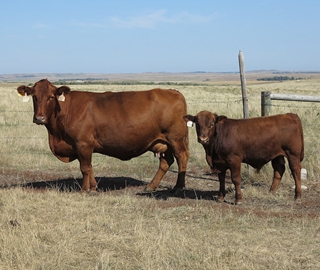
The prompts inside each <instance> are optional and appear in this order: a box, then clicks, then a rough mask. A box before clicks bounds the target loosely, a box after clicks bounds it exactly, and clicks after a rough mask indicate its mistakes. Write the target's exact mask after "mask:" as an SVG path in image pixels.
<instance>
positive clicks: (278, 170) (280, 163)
mask: <svg viewBox="0 0 320 270" xmlns="http://www.w3.org/2000/svg"><path fill="white" fill-rule="evenodd" d="M271 164H272V167H273V181H272V185H271V187H270V192H271V193H276V191H277V189H278V187H279V184H280V181H281V178H282V176H283V174H284V171H285V170H286V167H285V160H284V157H283V156H278V157H276V158H274V159H273V160H272V161H271Z"/></svg>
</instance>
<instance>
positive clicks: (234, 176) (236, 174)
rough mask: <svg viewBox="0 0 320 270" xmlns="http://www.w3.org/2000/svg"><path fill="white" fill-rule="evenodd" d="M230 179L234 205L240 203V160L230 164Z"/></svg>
mask: <svg viewBox="0 0 320 270" xmlns="http://www.w3.org/2000/svg"><path fill="white" fill-rule="evenodd" d="M230 171H231V180H232V183H233V184H234V187H235V205H240V204H242V191H241V162H240V163H239V164H234V165H232V166H230Z"/></svg>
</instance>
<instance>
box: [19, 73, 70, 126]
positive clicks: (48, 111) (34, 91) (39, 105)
mask: <svg viewBox="0 0 320 270" xmlns="http://www.w3.org/2000/svg"><path fill="white" fill-rule="evenodd" d="M17 91H18V93H19V94H20V95H22V96H24V95H28V96H29V95H31V96H32V99H33V109H34V115H33V122H34V123H36V124H38V125H39V124H47V123H48V120H49V118H50V116H51V115H52V114H53V113H54V112H55V111H57V110H58V109H59V103H58V97H60V96H61V95H65V94H68V93H69V92H70V88H69V87H67V86H61V87H59V88H57V87H55V86H54V85H53V84H52V83H51V82H49V81H48V80H47V79H43V80H41V81H38V82H37V83H35V84H34V86H32V87H29V86H25V85H21V86H19V87H18V88H17Z"/></svg>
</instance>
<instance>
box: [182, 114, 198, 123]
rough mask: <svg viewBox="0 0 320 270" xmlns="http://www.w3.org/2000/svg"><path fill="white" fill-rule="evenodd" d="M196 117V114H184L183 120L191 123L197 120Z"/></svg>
mask: <svg viewBox="0 0 320 270" xmlns="http://www.w3.org/2000/svg"><path fill="white" fill-rule="evenodd" d="M196 118H197V117H196V116H192V115H190V114H188V115H185V116H184V117H183V119H184V121H186V122H189V121H191V122H193V123H195V122H196V120H197V119H196Z"/></svg>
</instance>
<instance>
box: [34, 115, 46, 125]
mask: <svg viewBox="0 0 320 270" xmlns="http://www.w3.org/2000/svg"><path fill="white" fill-rule="evenodd" d="M33 122H34V123H36V124H43V123H44V116H35V117H34V118H33Z"/></svg>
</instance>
